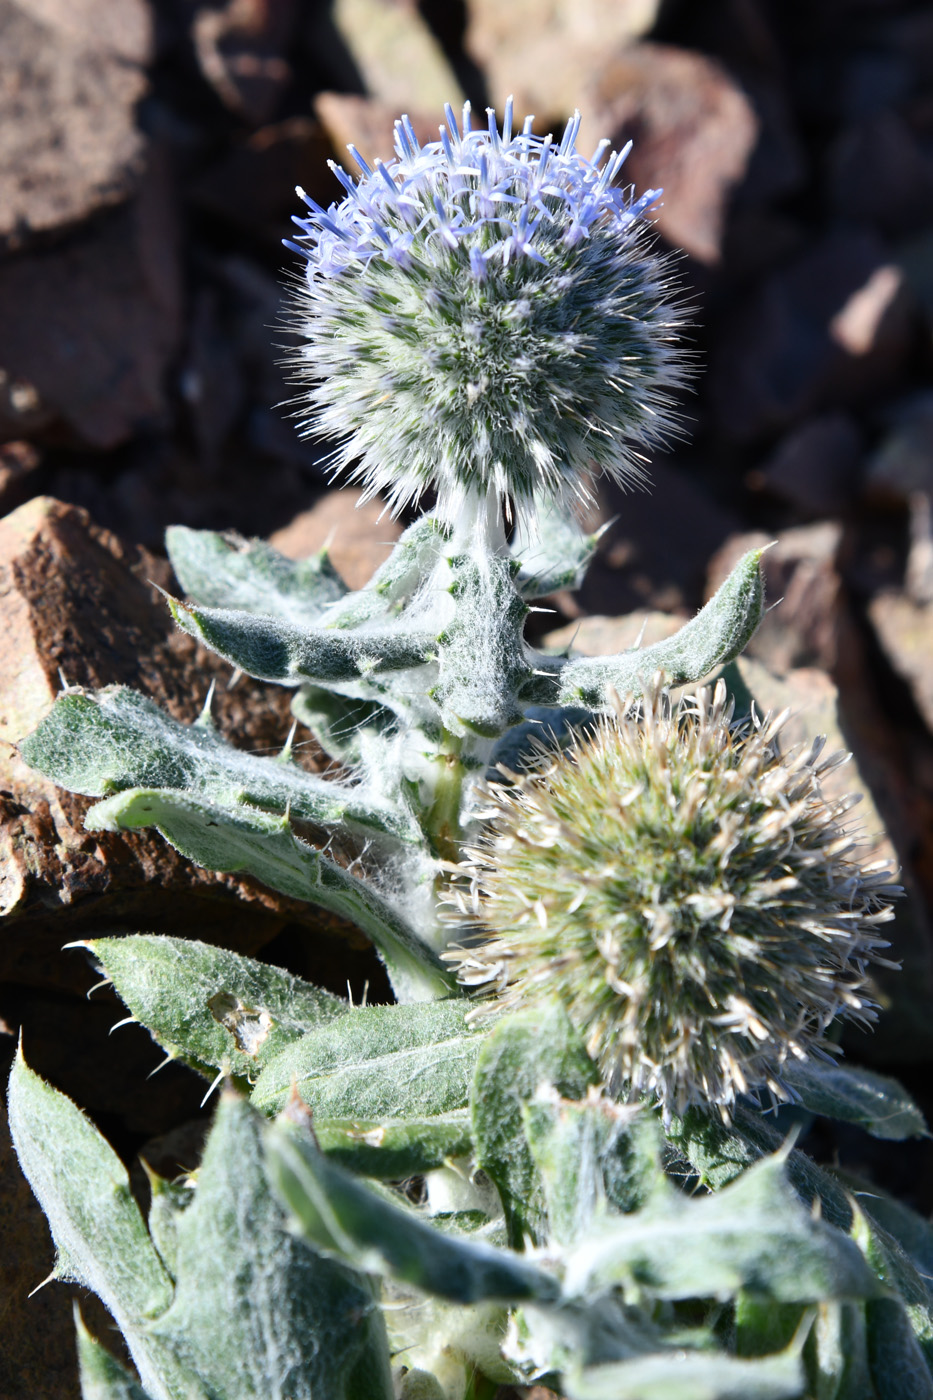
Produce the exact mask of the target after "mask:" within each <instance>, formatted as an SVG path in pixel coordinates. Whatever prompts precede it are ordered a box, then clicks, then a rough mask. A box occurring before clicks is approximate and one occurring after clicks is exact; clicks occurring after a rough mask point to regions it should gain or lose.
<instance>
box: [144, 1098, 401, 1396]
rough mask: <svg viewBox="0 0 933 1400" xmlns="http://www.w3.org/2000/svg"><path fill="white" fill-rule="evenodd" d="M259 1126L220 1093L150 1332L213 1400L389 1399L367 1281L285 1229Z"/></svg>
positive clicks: (378, 1323) (381, 1338)
mask: <svg viewBox="0 0 933 1400" xmlns="http://www.w3.org/2000/svg"><path fill="white" fill-rule="evenodd" d="M261 1128H262V1119H261V1118H260V1116H259V1115H258V1114H257V1113H255V1111H254V1110H252V1109H251V1108H250V1107H249V1105H248V1104H246V1103H244V1102H243V1100H241V1099H239V1098H238V1097H237V1096H236V1095H234V1094H230V1093H226V1094H224V1095H223V1096H222V1098H221V1101H220V1104H219V1106H218V1110H217V1115H216V1117H215V1120H214V1124H213V1126H212V1128H211V1132H210V1136H209V1137H208V1140H207V1145H206V1147H205V1150H204V1157H203V1160H202V1162H201V1166H200V1168H199V1171H198V1174H197V1185H196V1188H195V1192H194V1200H193V1201H192V1203H191V1205H190V1206H188V1208H187V1209H186V1210H184V1211H182V1212H180V1213H179V1215H178V1216H177V1219H176V1225H175V1229H176V1235H177V1254H176V1258H177V1283H176V1286H175V1297H174V1301H173V1302H172V1304H171V1306H170V1307H169V1308H168V1310H167V1311H166V1312H165V1313H164V1314H163V1315H162V1317H161V1318H159V1320H158V1322H156V1323H154V1324H153V1325H152V1326H151V1328H150V1333H151V1335H152V1336H154V1337H156V1338H157V1339H158V1340H159V1342H160V1343H161V1344H162V1345H163V1347H164V1348H166V1350H168V1351H169V1352H171V1354H173V1355H174V1356H176V1357H177V1358H178V1359H179V1360H180V1361H182V1362H183V1363H184V1364H185V1365H186V1367H187V1368H189V1369H190V1370H192V1371H193V1372H194V1373H195V1374H196V1375H197V1376H198V1377H200V1378H201V1380H202V1382H203V1384H204V1387H205V1389H206V1390H207V1392H208V1393H209V1394H210V1396H211V1397H212V1400H214V1397H217V1400H252V1397H255V1400H312V1396H313V1397H314V1400H318V1397H319V1396H322V1395H326V1396H334V1397H335V1398H336V1400H391V1397H392V1384H391V1374H390V1368H389V1355H388V1345H387V1342H386V1337H385V1328H384V1325H383V1321H382V1316H381V1313H380V1311H379V1309H378V1307H377V1306H376V1304H375V1300H374V1298H373V1294H372V1290H371V1288H370V1286H369V1283H368V1281H367V1280H366V1279H365V1278H364V1277H362V1276H361V1275H360V1274H358V1273H355V1272H354V1271H353V1270H350V1269H347V1268H345V1267H344V1266H343V1265H341V1264H339V1263H336V1262H335V1261H333V1260H331V1259H325V1258H324V1257H323V1256H322V1255H321V1254H320V1253H318V1252H316V1251H315V1250H312V1249H309V1248H308V1247H307V1245H305V1244H304V1243H303V1242H302V1241H300V1240H298V1239H296V1238H295V1236H294V1235H293V1234H292V1233H291V1232H290V1230H289V1229H288V1228H287V1221H286V1218H285V1214H284V1212H283V1210H282V1208H281V1206H280V1205H279V1203H278V1201H277V1200H276V1198H275V1197H273V1195H272V1193H271V1191H270V1189H269V1185H268V1182H267V1179H266V1172H265V1165H264V1156H263V1145H262V1137H261Z"/></svg>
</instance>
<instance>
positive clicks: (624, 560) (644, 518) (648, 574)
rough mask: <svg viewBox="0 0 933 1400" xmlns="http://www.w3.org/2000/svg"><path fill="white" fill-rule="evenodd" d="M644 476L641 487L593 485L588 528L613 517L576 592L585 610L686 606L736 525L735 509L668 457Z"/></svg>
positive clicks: (695, 600) (695, 602)
mask: <svg viewBox="0 0 933 1400" xmlns="http://www.w3.org/2000/svg"><path fill="white" fill-rule="evenodd" d="M650 478H651V484H650V487H649V489H647V490H642V491H630V492H624V491H622V490H620V489H619V488H618V487H617V486H613V485H612V484H611V483H610V482H602V483H601V484H600V489H599V510H598V512H597V513H595V514H594V517H593V519H592V521H591V522H589V523H590V528H595V527H596V526H597V525H600V524H605V523H608V522H609V521H613V522H614V523H613V524H611V525H610V528H609V529H608V530H607V532H606V534H605V535H604V536H603V538H602V541H601V543H600V548H599V552H598V553H597V555H596V558H595V559H594V560H593V563H592V564H591V565H590V567H589V569H588V571H587V574H586V577H585V578H584V580H583V584H582V586H581V588H580V590H579V592H578V594H577V595H576V596H577V599H578V601H579V604H580V606H581V607H582V609H583V610H584V611H585V612H589V613H609V614H614V613H626V612H631V611H633V610H636V609H638V608H642V609H645V608H648V609H655V608H656V609H661V610H663V611H666V612H676V611H678V610H681V609H682V610H683V611H684V612H685V613H690V612H691V611H693V610H694V609H695V608H696V607H697V606H699V603H700V600H701V597H702V591H703V578H704V576H705V573H706V565H707V561H708V559H709V557H710V555H711V554H712V553H713V552H714V550H716V549H718V548H719V547H720V545H722V543H723V541H724V540H726V539H727V538H728V537H729V535H730V534H732V533H734V532H736V531H737V530H738V529H739V528H740V526H739V521H738V517H737V516H735V515H733V514H732V513H731V512H730V511H728V510H726V509H724V508H723V507H721V506H719V505H718V504H717V503H716V502H714V501H713V500H712V499H711V498H710V497H709V496H708V495H707V494H706V492H705V491H704V490H703V488H702V486H701V485H700V484H699V483H698V482H697V480H696V477H695V476H694V475H692V474H691V473H690V472H688V471H681V470H680V469H678V467H677V466H672V465H671V464H670V461H669V460H668V459H666V458H657V459H655V460H654V461H653V462H652V463H651V468H650Z"/></svg>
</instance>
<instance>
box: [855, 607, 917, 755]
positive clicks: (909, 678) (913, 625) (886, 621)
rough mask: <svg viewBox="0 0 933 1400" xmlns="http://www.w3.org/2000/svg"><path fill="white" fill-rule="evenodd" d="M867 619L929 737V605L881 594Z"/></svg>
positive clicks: (869, 609)
mask: <svg viewBox="0 0 933 1400" xmlns="http://www.w3.org/2000/svg"><path fill="white" fill-rule="evenodd" d="M868 616H869V618H870V620H871V624H872V626H873V627H874V629H875V635H876V636H877V638H878V641H879V643H880V645H881V649H882V651H883V652H884V654H885V656H886V657H887V658H888V661H889V662H890V663H891V666H892V668H893V669H894V670H895V671H896V672H897V674H898V675H899V676H900V677H901V679H902V680H904V681H906V683H907V686H908V688H909V690H910V693H911V695H912V696H913V700H914V703H915V705H916V706H917V709H918V710H919V712H920V714H921V716H922V717H923V720H924V722H925V724H926V726H927V729H928V730H929V731H930V733H931V734H933V606H930V605H929V604H926V605H923V604H918V603H915V602H913V601H912V600H911V599H910V598H909V597H907V596H906V594H902V593H893V592H891V593H881V594H879V595H878V596H877V597H876V598H872V600H871V602H870V603H869V604H868Z"/></svg>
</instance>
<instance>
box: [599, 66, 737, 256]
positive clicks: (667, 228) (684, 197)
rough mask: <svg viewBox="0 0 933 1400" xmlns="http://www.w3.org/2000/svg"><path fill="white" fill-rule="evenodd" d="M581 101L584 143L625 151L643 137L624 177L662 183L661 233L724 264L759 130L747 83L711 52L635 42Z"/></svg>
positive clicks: (646, 184) (640, 183)
mask: <svg viewBox="0 0 933 1400" xmlns="http://www.w3.org/2000/svg"><path fill="white" fill-rule="evenodd" d="M579 104H580V107H581V110H582V109H584V108H585V109H586V111H587V112H588V113H589V114H590V115H589V118H588V127H587V132H586V133H584V132H582V131H581V147H582V149H586V148H587V147H588V146H589V145H590V144H592V140H591V138H592V139H593V140H595V139H598V138H599V137H602V136H608V137H609V138H610V139H611V140H612V143H613V145H614V146H615V147H617V148H619V147H621V146H622V145H623V144H624V143H625V142H626V141H629V140H631V141H634V143H635V144H634V148H633V150H632V153H631V155H630V156H629V158H628V161H627V162H626V166H625V178H626V179H627V180H631V181H633V182H634V184H635V188H636V190H639V191H640V190H644V189H647V188H651V189H658V188H660V189H663V191H664V198H663V202H662V203H661V204H660V205H659V206H658V209H657V226H658V228H659V229H660V231H661V233H663V235H664V237H665V238H666V239H667V240H668V241H669V242H670V243H672V244H674V245H675V246H676V247H678V248H685V249H686V251H687V252H688V253H690V254H691V255H692V256H693V257H695V258H697V259H698V260H699V261H700V262H704V263H716V262H718V261H719V259H720V256H721V253H722V238H723V232H724V228H725V220H726V213H727V210H728V207H729V201H730V197H731V195H732V193H733V191H734V190H735V188H736V187H737V186H738V185H739V184H740V183H741V181H742V180H743V178H744V177H745V175H746V173H747V171H748V168H749V163H750V161H751V157H752V154H753V152H754V150H755V147H756V145H757V142H758V137H759V122H758V118H757V117H756V115H755V111H754V108H753V107H752V104H751V102H750V101H749V99H748V98H747V97H746V95H745V93H744V92H743V91H742V89H741V88H740V87H739V86H738V84H737V83H735V82H734V81H733V79H732V78H730V77H729V75H728V74H727V73H726V72H725V70H724V69H723V68H721V67H720V66H719V64H717V63H715V62H714V61H713V60H712V59H709V58H706V57H704V56H703V55H702V54H697V53H689V52H687V51H686V50H681V49H675V48H671V47H669V46H666V45H662V44H636V45H633V46H632V47H631V48H629V49H624V50H622V52H621V53H619V54H618V55H614V56H613V57H612V58H611V59H609V60H607V61H605V62H604V63H603V64H602V65H601V66H600V68H599V69H598V70H597V71H596V72H595V73H594V74H593V76H592V78H591V81H590V83H589V84H588V85H587V87H586V88H585V90H584V92H583V94H582V95H581V97H580V98H579ZM597 127H598V128H599V129H598V131H597V129H596V128H597Z"/></svg>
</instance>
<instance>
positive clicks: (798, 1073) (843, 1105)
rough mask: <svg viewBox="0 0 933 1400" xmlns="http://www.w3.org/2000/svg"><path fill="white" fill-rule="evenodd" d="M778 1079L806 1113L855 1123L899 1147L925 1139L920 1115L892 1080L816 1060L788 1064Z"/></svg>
mask: <svg viewBox="0 0 933 1400" xmlns="http://www.w3.org/2000/svg"><path fill="white" fill-rule="evenodd" d="M781 1077H782V1079H783V1080H784V1081H785V1083H786V1084H787V1085H788V1086H789V1087H790V1088H791V1089H792V1090H793V1091H794V1093H795V1094H796V1096H797V1098H798V1099H799V1101H800V1103H801V1105H802V1106H803V1107H804V1108H805V1109H807V1110H808V1111H809V1112H810V1113H819V1114H822V1115H823V1116H824V1117H826V1118H838V1119H841V1120H842V1121H843V1122H845V1123H857V1124H858V1125H859V1127H860V1128H864V1129H865V1131H866V1132H868V1133H871V1135H872V1137H877V1138H887V1139H889V1140H891V1141H894V1142H901V1141H903V1139H904V1138H910V1137H925V1136H927V1126H926V1123H925V1122H924V1118H923V1114H922V1113H921V1111H920V1109H919V1108H918V1107H917V1105H916V1104H915V1103H914V1101H913V1099H912V1098H911V1097H910V1095H909V1094H908V1093H907V1091H906V1090H905V1089H903V1088H902V1087H901V1086H900V1084H898V1082H897V1081H896V1080H895V1079H889V1078H888V1077H887V1075H884V1074H876V1073H874V1071H872V1070H869V1069H862V1068H859V1067H855V1066H850V1065H840V1064H836V1063H835V1062H832V1063H829V1064H827V1063H826V1062H824V1061H821V1060H807V1061H806V1062H805V1063H802V1064H801V1063H797V1062H794V1063H792V1064H788V1065H786V1066H785V1067H784V1069H783V1070H782V1072H781Z"/></svg>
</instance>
